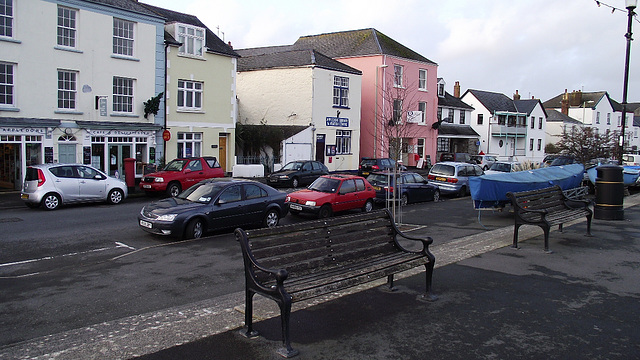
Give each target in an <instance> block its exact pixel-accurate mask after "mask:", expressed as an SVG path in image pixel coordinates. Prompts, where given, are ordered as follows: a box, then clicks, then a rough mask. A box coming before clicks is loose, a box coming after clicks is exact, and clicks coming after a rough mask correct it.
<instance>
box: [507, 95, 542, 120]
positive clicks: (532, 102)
mask: <svg viewBox="0 0 640 360" xmlns="http://www.w3.org/2000/svg"><path fill="white" fill-rule="evenodd" d="M513 104H514V105H515V107H516V109H518V112H521V113H527V115H531V112H532V111H533V109H535V108H536V105H538V104H540V108H541V109H542V112H543V113H544V115H545V116H547V111H546V110H545V109H544V106H542V102H541V101H540V99H524V100H513Z"/></svg>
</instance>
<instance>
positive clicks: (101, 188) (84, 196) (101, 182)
mask: <svg viewBox="0 0 640 360" xmlns="http://www.w3.org/2000/svg"><path fill="white" fill-rule="evenodd" d="M127 195H128V189H127V184H126V183H125V182H124V181H122V180H120V179H116V178H113V177H109V176H107V175H106V174H104V173H103V172H102V171H100V170H98V169H96V168H93V167H91V166H88V165H81V164H45V165H33V166H29V167H27V171H26V176H25V179H24V184H23V186H22V193H21V194H20V197H21V198H22V200H23V201H24V202H25V204H26V205H27V206H28V207H30V208H37V207H39V206H40V205H42V206H43V207H44V208H45V209H47V210H55V209H57V208H58V207H60V205H62V204H69V203H76V202H93V201H106V202H108V203H110V204H119V203H121V202H122V200H124V199H125V198H126V197H127Z"/></svg>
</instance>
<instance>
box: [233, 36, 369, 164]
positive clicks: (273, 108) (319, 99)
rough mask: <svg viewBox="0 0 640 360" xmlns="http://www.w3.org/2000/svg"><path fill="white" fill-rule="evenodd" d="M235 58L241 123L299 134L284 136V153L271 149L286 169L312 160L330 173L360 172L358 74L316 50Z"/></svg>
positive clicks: (247, 52)
mask: <svg viewBox="0 0 640 360" xmlns="http://www.w3.org/2000/svg"><path fill="white" fill-rule="evenodd" d="M237 52H238V53H239V54H240V55H241V56H242V57H241V58H240V59H238V76H237V83H236V87H237V93H238V121H239V122H240V123H242V124H244V125H266V126H278V128H277V129H279V130H278V131H280V130H281V129H282V128H283V127H290V128H292V129H295V133H296V134H297V135H295V136H286V140H285V139H283V140H284V141H282V143H281V144H280V149H271V150H272V151H273V152H274V153H275V154H276V155H280V158H281V162H282V163H286V162H288V161H291V160H304V159H313V160H318V161H320V162H323V163H324V164H325V165H326V166H327V167H328V168H329V170H330V171H339V170H351V169H357V167H358V163H359V159H360V148H359V144H360V141H359V140H360V135H361V134H360V104H361V102H360V98H361V75H362V73H361V72H360V71H359V70H356V69H354V68H352V67H350V66H348V65H345V64H343V63H341V62H338V61H336V60H333V59H331V58H329V57H327V56H325V55H323V54H321V53H319V52H317V51H315V50H291V49H290V48H289V47H267V48H257V49H241V50H237ZM274 129H276V128H274ZM303 129H304V130H303ZM254 145H255V144H254ZM265 145H266V144H265ZM274 146H275V145H274ZM272 147H273V146H272ZM262 150H263V151H271V150H267V149H264V148H263V149H262ZM276 157H277V156H276Z"/></svg>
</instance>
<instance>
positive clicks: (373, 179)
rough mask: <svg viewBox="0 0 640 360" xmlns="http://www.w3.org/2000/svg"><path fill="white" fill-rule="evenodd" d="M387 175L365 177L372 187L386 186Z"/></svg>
mask: <svg viewBox="0 0 640 360" xmlns="http://www.w3.org/2000/svg"><path fill="white" fill-rule="evenodd" d="M387 178H388V177H387V175H385V174H371V175H369V176H367V181H368V182H370V183H371V184H374V185H387Z"/></svg>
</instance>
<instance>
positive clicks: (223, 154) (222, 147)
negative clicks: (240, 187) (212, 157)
mask: <svg viewBox="0 0 640 360" xmlns="http://www.w3.org/2000/svg"><path fill="white" fill-rule="evenodd" d="M218 162H219V163H220V167H221V168H222V171H224V173H226V172H227V137H226V136H220V137H218Z"/></svg>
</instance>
